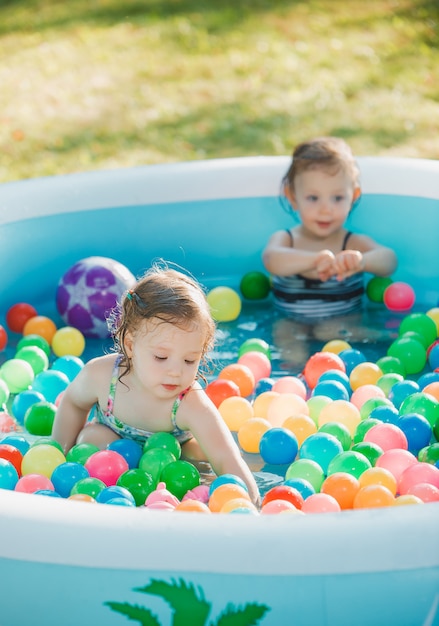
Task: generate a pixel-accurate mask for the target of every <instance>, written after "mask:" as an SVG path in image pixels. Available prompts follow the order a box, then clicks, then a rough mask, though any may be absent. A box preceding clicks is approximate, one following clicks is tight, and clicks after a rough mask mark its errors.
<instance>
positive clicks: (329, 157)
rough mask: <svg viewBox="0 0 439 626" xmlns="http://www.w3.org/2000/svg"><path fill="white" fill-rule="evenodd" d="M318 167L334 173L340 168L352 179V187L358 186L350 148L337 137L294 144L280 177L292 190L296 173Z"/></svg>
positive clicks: (357, 175)
mask: <svg viewBox="0 0 439 626" xmlns="http://www.w3.org/2000/svg"><path fill="white" fill-rule="evenodd" d="M313 169H319V170H324V171H326V172H329V173H330V174H336V173H337V172H338V171H340V170H342V171H343V172H344V173H345V174H346V175H347V176H349V178H350V179H351V180H352V184H353V187H354V188H359V187H360V170H359V168H358V165H357V163H356V161H355V159H354V155H353V154H352V150H351V148H350V147H349V146H348V144H347V143H346V142H345V141H344V140H343V139H339V138H338V137H317V138H316V139H311V140H310V141H304V142H303V143H301V144H299V145H298V146H296V148H295V150H294V152H293V160H292V162H291V165H290V167H289V169H288V171H287V173H286V174H285V176H284V177H283V179H282V183H283V185H288V187H289V188H290V189H291V191H294V181H295V178H296V176H297V175H298V174H301V173H302V172H306V171H308V170H313Z"/></svg>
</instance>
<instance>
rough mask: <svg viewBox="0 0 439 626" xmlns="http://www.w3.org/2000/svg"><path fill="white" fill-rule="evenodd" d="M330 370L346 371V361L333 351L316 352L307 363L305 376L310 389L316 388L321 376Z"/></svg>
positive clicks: (304, 371)
mask: <svg viewBox="0 0 439 626" xmlns="http://www.w3.org/2000/svg"><path fill="white" fill-rule="evenodd" d="M328 370H339V371H340V372H346V366H345V364H344V361H343V360H342V359H341V357H339V356H338V354H334V353H333V352H316V353H315V354H313V355H312V356H311V357H310V358H309V359H308V361H307V362H306V364H305V369H304V370H303V376H304V377H305V380H306V382H307V384H308V386H309V388H310V389H314V387H315V386H316V384H317V382H318V380H319V378H320V376H321V375H322V374H323V373H324V372H326V371H328Z"/></svg>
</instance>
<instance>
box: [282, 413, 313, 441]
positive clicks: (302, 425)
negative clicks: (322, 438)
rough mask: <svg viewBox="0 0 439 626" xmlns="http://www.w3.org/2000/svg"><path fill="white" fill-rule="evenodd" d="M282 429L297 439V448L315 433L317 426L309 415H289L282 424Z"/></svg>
mask: <svg viewBox="0 0 439 626" xmlns="http://www.w3.org/2000/svg"><path fill="white" fill-rule="evenodd" d="M282 428H286V429H287V430H290V431H291V432H292V433H293V434H294V436H295V437H296V439H297V443H298V445H299V447H300V446H301V445H302V443H303V442H304V441H305V439H307V438H308V437H309V436H310V435H314V433H316V432H317V426H316V423H315V422H314V420H313V419H312V418H311V417H310V416H309V415H303V414H298V415H291V416H290V417H287V418H286V420H285V421H284V422H283V424H282Z"/></svg>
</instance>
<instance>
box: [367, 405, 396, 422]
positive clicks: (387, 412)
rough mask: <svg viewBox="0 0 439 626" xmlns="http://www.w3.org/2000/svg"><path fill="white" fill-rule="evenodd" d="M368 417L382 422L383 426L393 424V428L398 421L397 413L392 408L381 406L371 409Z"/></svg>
mask: <svg viewBox="0 0 439 626" xmlns="http://www.w3.org/2000/svg"><path fill="white" fill-rule="evenodd" d="M369 417H370V418H372V419H377V420H380V422H384V423H385V424H393V425H394V426H395V425H396V422H397V421H398V419H399V413H398V410H397V409H395V407H394V406H388V405H386V404H381V405H380V406H376V407H375V408H374V409H372V411H371V412H370V413H369Z"/></svg>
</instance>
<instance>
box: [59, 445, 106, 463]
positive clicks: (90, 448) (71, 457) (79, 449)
mask: <svg viewBox="0 0 439 626" xmlns="http://www.w3.org/2000/svg"><path fill="white" fill-rule="evenodd" d="M95 452H99V448H98V446H95V445H94V444H93V443H77V444H76V445H74V446H73V447H72V448H70V450H69V451H68V452H67V455H66V461H69V462H72V463H81V465H85V462H86V461H87V459H88V458H89V457H91V455H92V454H94V453H95Z"/></svg>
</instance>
